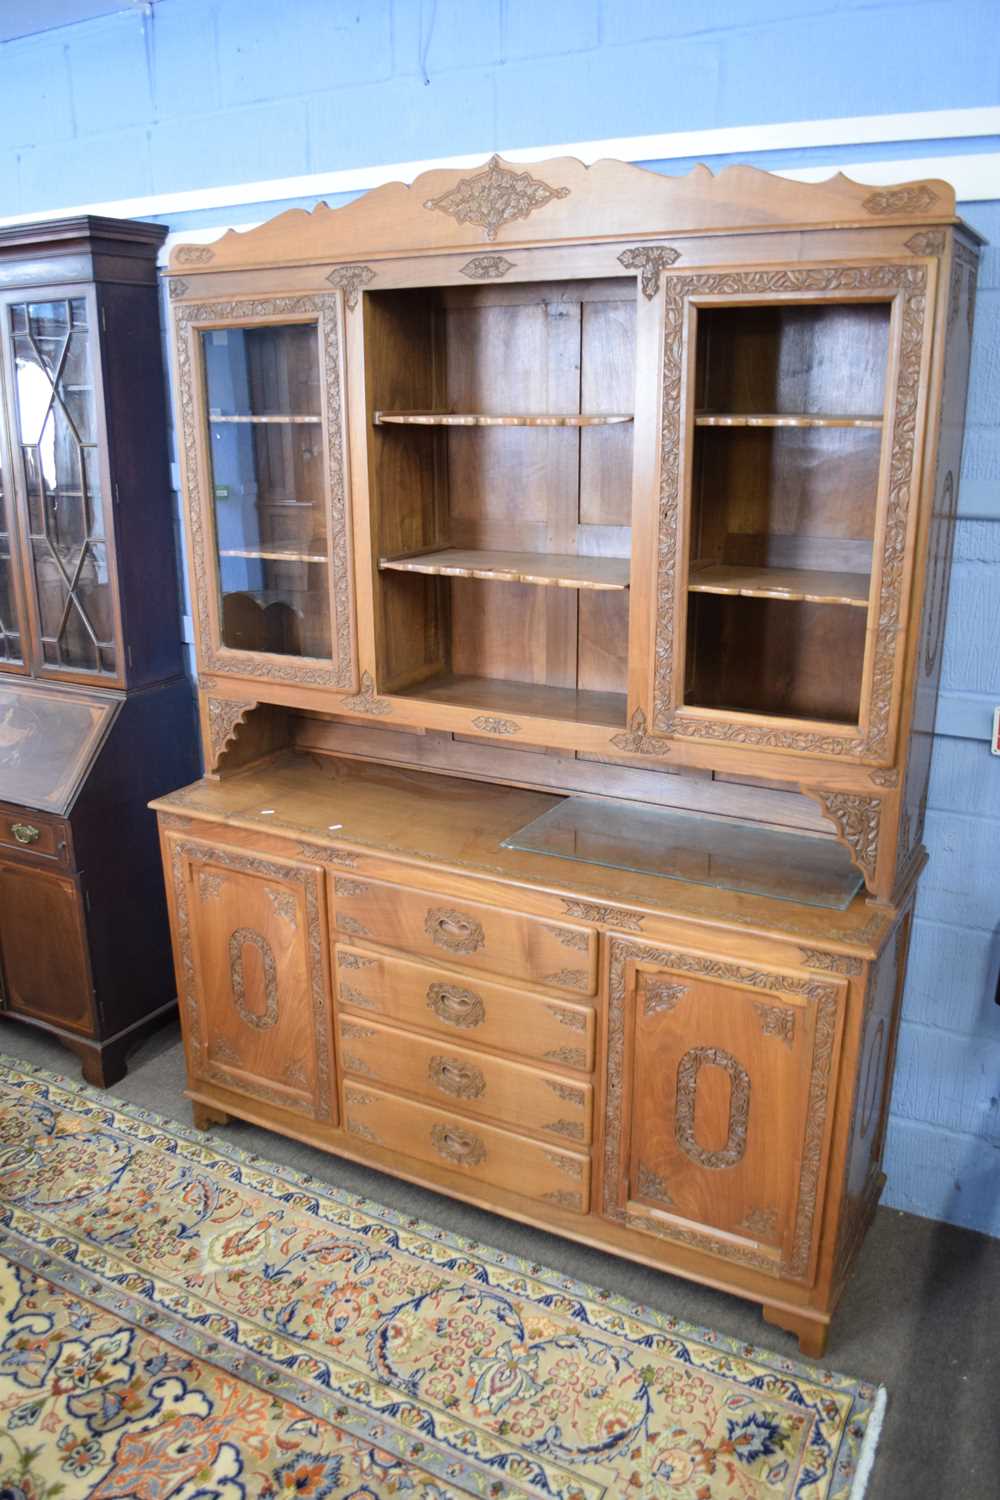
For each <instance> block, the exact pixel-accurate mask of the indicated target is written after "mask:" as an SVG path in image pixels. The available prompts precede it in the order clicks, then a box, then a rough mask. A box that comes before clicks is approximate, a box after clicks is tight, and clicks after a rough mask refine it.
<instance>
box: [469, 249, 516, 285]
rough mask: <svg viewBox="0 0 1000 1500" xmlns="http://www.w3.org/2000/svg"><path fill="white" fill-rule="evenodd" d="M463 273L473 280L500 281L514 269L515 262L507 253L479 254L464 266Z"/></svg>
mask: <svg viewBox="0 0 1000 1500" xmlns="http://www.w3.org/2000/svg"><path fill="white" fill-rule="evenodd" d="M461 269H462V275H463V276H468V277H469V279H470V280H471V281H499V280H500V278H501V277H502V276H506V274H507V272H508V271H513V269H514V262H513V261H512V260H508V259H507V257H506V255H477V256H476V257H475V258H474V259H473V260H467V261H466V263H465V265H464V266H462V268H461Z"/></svg>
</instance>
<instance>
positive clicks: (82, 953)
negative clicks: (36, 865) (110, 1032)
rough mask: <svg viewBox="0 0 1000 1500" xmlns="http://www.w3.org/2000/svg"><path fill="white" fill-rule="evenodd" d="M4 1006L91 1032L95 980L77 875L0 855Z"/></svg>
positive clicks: (24, 1014)
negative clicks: (74, 878) (2, 857)
mask: <svg viewBox="0 0 1000 1500" xmlns="http://www.w3.org/2000/svg"><path fill="white" fill-rule="evenodd" d="M0 962H2V963H3V976H4V983H3V990H4V1000H3V1004H4V1007H5V1008H6V1009H8V1010H11V1011H14V1012H15V1013H16V1014H18V1015H22V1016H30V1017H32V1018H33V1019H34V1020H37V1021H47V1022H48V1023H49V1024H50V1025H52V1026H59V1027H66V1028H67V1029H69V1030H71V1031H78V1032H80V1033H81V1034H82V1035H85V1036H90V1035H93V1033H94V1031H95V1029H96V1028H95V1025H94V1002H93V985H92V982H91V977H90V959H89V956H88V950H87V932H86V927H85V925H84V920H83V911H82V906H81V901H80V892H79V888H78V886H77V884H76V881H75V880H73V879H71V878H70V877H69V876H66V875H60V874H57V873H56V872H55V871H51V870H36V869H33V868H32V867H31V866H29V865H26V864H15V862H14V861H13V860H11V861H10V862H9V863H8V862H7V861H6V860H0Z"/></svg>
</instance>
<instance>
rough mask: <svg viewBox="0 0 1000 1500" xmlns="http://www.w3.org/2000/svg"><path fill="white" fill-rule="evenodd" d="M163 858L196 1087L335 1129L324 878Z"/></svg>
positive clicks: (178, 846) (283, 866) (240, 860)
mask: <svg viewBox="0 0 1000 1500" xmlns="http://www.w3.org/2000/svg"><path fill="white" fill-rule="evenodd" d="M171 848H172V863H173V878H174V898H175V902H176V904H177V920H176V924H175V932H176V936H177V941H178V946H179V949H180V952H179V959H180V962H179V965H178V969H179V973H180V976H181V986H182V989H183V991H184V993H183V995H182V1004H183V1006H184V1035H185V1042H186V1044H187V1048H188V1054H189V1059H190V1066H191V1073H192V1077H193V1078H195V1079H197V1078H203V1079H206V1080H208V1081H209V1082H211V1083H216V1084H220V1085H221V1086H222V1087H223V1088H227V1089H233V1090H234V1091H235V1092H236V1093H241V1094H248V1095H250V1096H251V1097H252V1098H255V1099H263V1100H265V1101H266V1102H268V1103H271V1104H276V1105H278V1106H279V1108H281V1109H289V1110H293V1111H295V1112H297V1113H300V1114H306V1115H310V1116H311V1117H312V1118H314V1119H318V1120H331V1119H333V1110H334V1092H333V1088H332V1055H331V1054H332V1021H331V1006H330V996H329V970H328V965H327V957H326V946H325V944H326V938H325V923H324V912H323V884H322V872H321V871H319V870H317V869H315V868H314V867H313V866H310V865H298V864H292V863H286V862H285V861H280V860H272V859H259V858H257V857H255V856H253V855H244V854H241V853H238V852H237V851H235V850H212V849H211V848H209V847H208V846H206V845H201V844H194V843H182V842H175V843H173V844H172V846H171Z"/></svg>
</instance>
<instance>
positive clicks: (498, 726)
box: [472, 714, 521, 735]
mask: <svg viewBox="0 0 1000 1500" xmlns="http://www.w3.org/2000/svg"><path fill="white" fill-rule="evenodd" d="M472 724H473V728H475V729H481V730H482V732H483V734H501V735H508V734H520V733H521V726H520V724H515V723H514V720H513V719H498V718H497V717H496V716H495V715H494V714H479V715H478V717H477V718H475V719H473V721H472Z"/></svg>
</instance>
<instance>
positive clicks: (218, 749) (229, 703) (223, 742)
mask: <svg viewBox="0 0 1000 1500" xmlns="http://www.w3.org/2000/svg"><path fill="white" fill-rule="evenodd" d="M257 706H258V705H257V703H256V701H255V700H253V699H250V700H239V699H234V698H206V699H205V707H206V710H207V714H208V752H209V759H210V761H211V765H210V767H209V769H210V770H212V771H216V770H218V768H219V762H220V761H221V760H222V757H223V756H224V755H225V753H226V751H227V750H228V749H229V746H230V745H231V744H232V742H233V740H235V738H236V735H237V733H238V732H239V728H240V725H241V724H244V723H245V722H246V718H247V715H248V714H250V713H252V712H253V710H254V709H255V708H256V707H257Z"/></svg>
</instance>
